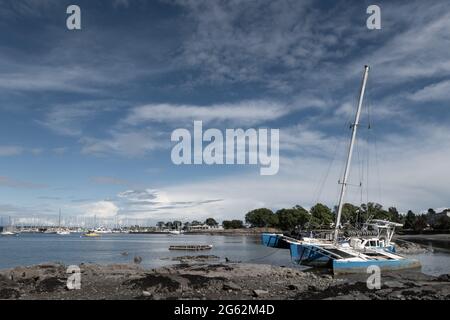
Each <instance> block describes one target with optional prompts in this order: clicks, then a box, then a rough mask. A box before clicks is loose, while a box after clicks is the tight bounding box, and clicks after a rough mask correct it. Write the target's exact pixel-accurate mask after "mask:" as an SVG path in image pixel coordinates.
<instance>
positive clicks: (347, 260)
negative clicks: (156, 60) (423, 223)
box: [262, 66, 420, 274]
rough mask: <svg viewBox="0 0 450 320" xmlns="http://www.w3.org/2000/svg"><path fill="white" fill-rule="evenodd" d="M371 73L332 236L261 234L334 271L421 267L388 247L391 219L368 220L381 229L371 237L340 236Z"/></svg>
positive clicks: (273, 243)
mask: <svg viewBox="0 0 450 320" xmlns="http://www.w3.org/2000/svg"><path fill="white" fill-rule="evenodd" d="M368 75H369V67H368V66H365V68H364V75H363V80H362V85H361V91H360V96H359V100H358V108H357V111H356V116H355V122H354V123H353V125H352V126H351V128H352V135H351V140H350V146H349V150H348V156H347V162H346V166H345V171H344V179H343V182H342V183H341V192H340V196H339V205H338V211H337V215H336V221H335V229H334V232H333V233H334V235H333V237H332V239H331V240H321V239H315V238H303V239H300V240H299V239H294V238H290V237H287V236H284V235H282V234H270V233H265V234H263V235H262V242H263V244H264V245H266V246H269V247H276V248H285V249H289V250H290V254H291V258H292V260H293V261H294V262H295V263H298V264H302V265H306V266H313V267H327V268H330V269H331V270H332V272H333V273H334V274H342V273H360V272H363V273H365V272H367V268H368V267H369V266H377V267H379V268H380V269H381V270H400V269H409V268H418V267H420V263H419V261H417V260H415V259H408V258H405V257H403V256H400V255H398V254H396V253H394V252H393V251H394V250H389V247H390V245H391V243H390V241H391V239H392V235H393V232H394V231H393V230H394V229H395V226H396V224H393V223H391V222H389V221H384V220H372V221H370V222H368V223H366V225H365V228H366V230H369V229H370V228H373V229H374V231H377V232H378V234H377V235H376V236H373V237H370V238H367V237H364V236H363V235H356V236H351V237H341V238H340V237H339V233H340V231H341V230H340V228H341V224H340V223H341V215H342V209H343V206H344V198H345V192H346V189H347V184H348V176H349V173H350V164H351V160H352V155H353V147H354V145H355V140H356V133H357V129H358V126H359V119H360V115H361V108H362V103H363V98H364V92H365V89H366V84H367V78H368ZM363 230H364V228H363ZM382 234H385V238H382V237H381V235H382Z"/></svg>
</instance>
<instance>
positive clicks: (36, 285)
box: [0, 262, 450, 300]
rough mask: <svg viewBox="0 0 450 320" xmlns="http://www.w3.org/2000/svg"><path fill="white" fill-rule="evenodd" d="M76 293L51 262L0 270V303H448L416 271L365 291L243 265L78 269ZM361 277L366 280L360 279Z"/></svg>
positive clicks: (443, 290) (436, 282) (354, 282)
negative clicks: (277, 301)
mask: <svg viewBox="0 0 450 320" xmlns="http://www.w3.org/2000/svg"><path fill="white" fill-rule="evenodd" d="M79 267H80V271H81V273H80V276H81V277H80V280H81V283H80V285H81V288H80V289H79V290H69V289H68V288H67V279H68V278H69V277H70V276H71V274H68V273H67V266H65V265H62V264H57V263H48V264H40V265H35V266H30V267H17V268H13V269H8V270H2V271H0V299H29V300H48V299H51V300H66V299H89V300H97V299H156V300H159V299H198V300H206V299H225V300H226V299H244V300H253V299H283V300H285V299H352V300H354V299H389V300H406V299H442V300H443V299H450V275H441V276H439V277H434V276H428V275H424V274H422V273H419V272H401V273H389V274H384V275H382V282H381V283H382V285H381V289H379V290H374V289H368V287H367V285H366V282H365V277H364V276H365V275H362V277H354V278H353V279H352V278H334V277H333V276H331V275H330V274H324V273H317V272H310V271H300V270H297V269H294V268H287V267H276V266H271V265H262V264H247V263H202V262H200V263H194V264H186V263H181V264H175V265H172V266H168V267H163V268H158V269H144V268H142V267H141V266H139V265H136V264H115V265H107V266H102V265H96V264H81V265H80V266H79ZM366 277H367V276H366Z"/></svg>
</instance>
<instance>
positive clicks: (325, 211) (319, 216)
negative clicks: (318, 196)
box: [310, 203, 333, 228]
mask: <svg viewBox="0 0 450 320" xmlns="http://www.w3.org/2000/svg"><path fill="white" fill-rule="evenodd" d="M310 212H311V220H310V225H311V227H313V228H329V227H330V225H331V223H333V213H332V212H331V209H330V208H328V207H327V206H326V205H324V204H321V203H318V204H316V205H315V206H314V207H312V208H311V210H310Z"/></svg>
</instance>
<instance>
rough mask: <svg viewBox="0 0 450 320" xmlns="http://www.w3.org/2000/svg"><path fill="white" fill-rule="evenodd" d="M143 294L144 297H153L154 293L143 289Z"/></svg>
mask: <svg viewBox="0 0 450 320" xmlns="http://www.w3.org/2000/svg"><path fill="white" fill-rule="evenodd" d="M142 295H143V296H144V297H152V296H153V294H152V293H151V292H148V291H142Z"/></svg>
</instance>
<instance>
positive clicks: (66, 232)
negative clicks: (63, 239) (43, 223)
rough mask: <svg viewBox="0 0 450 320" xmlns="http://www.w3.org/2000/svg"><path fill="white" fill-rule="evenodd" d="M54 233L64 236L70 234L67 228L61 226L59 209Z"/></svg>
mask: <svg viewBox="0 0 450 320" xmlns="http://www.w3.org/2000/svg"><path fill="white" fill-rule="evenodd" d="M56 234H57V235H60V236H66V235H69V234H70V231H69V230H67V229H65V228H61V209H59V219H58V229H57V230H56Z"/></svg>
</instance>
